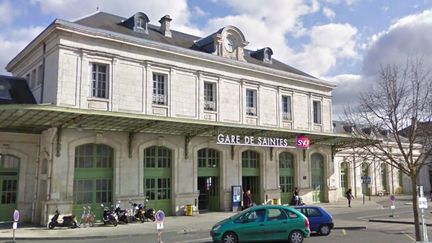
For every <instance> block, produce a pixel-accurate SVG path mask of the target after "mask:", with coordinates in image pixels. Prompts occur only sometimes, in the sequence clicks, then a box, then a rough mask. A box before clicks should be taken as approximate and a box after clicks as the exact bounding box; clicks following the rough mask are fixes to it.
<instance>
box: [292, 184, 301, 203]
mask: <svg viewBox="0 0 432 243" xmlns="http://www.w3.org/2000/svg"><path fill="white" fill-rule="evenodd" d="M291 205H294V206H298V205H300V195H299V190H298V188H297V187H296V188H294V192H293V196H292V198H291Z"/></svg>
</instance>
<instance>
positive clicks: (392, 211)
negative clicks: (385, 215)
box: [390, 195, 396, 217]
mask: <svg viewBox="0 0 432 243" xmlns="http://www.w3.org/2000/svg"><path fill="white" fill-rule="evenodd" d="M390 201H391V202H392V205H391V206H390V209H391V215H390V217H394V210H395V208H396V206H395V201H396V197H395V195H391V196H390Z"/></svg>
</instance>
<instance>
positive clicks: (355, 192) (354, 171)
mask: <svg viewBox="0 0 432 243" xmlns="http://www.w3.org/2000/svg"><path fill="white" fill-rule="evenodd" d="M353 174H354V195H355V196H356V197H357V173H356V156H355V153H354V155H353Z"/></svg>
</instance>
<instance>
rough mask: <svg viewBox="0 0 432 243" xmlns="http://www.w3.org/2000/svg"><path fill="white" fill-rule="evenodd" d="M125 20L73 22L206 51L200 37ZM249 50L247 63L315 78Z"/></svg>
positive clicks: (99, 17) (104, 17)
mask: <svg viewBox="0 0 432 243" xmlns="http://www.w3.org/2000/svg"><path fill="white" fill-rule="evenodd" d="M125 20H127V18H124V17H120V16H117V15H113V14H110V13H105V12H97V13H96V14H93V15H91V16H87V17H84V18H82V19H79V20H77V21H75V22H74V23H76V24H79V25H83V26H86V27H91V28H96V29H101V30H106V31H112V32H116V33H120V34H125V35H129V36H133V37H138V38H143V39H147V40H151V41H155V42H159V43H164V44H168V45H173V46H177V47H182V48H186V49H190V50H195V51H199V52H204V53H206V52H208V51H206V50H205V49H203V48H201V47H198V46H197V45H195V41H197V40H200V39H203V38H202V37H198V36H194V35H189V34H186V33H182V32H179V31H175V30H171V33H172V37H166V36H164V35H163V34H162V33H160V32H159V25H158V26H156V25H152V24H149V25H148V34H146V33H142V32H136V31H133V30H131V29H129V28H127V27H125V26H123V25H121V24H120V23H122V21H125ZM204 38H205V37H204ZM251 52H253V51H251V50H247V49H245V50H244V53H245V60H246V61H247V62H248V63H251V64H255V65H260V66H265V67H268V68H272V69H276V70H280V71H285V72H289V73H294V74H297V75H301V76H305V77H308V78H314V79H316V78H315V77H313V76H311V75H309V74H307V73H305V72H302V71H300V70H298V69H296V68H294V67H291V66H289V65H287V64H285V63H283V62H280V61H278V60H276V59H274V58H273V59H272V63H264V62H263V61H261V60H258V59H256V58H254V57H252V56H251V55H250V53H251ZM209 55H211V54H209Z"/></svg>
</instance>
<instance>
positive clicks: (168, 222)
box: [0, 196, 432, 241]
mask: <svg viewBox="0 0 432 243" xmlns="http://www.w3.org/2000/svg"><path fill="white" fill-rule="evenodd" d="M405 197H406V196H405ZM405 197H404V198H405ZM387 201H388V202H387ZM405 203H409V201H407V200H406V199H402V198H401V200H399V201H397V207H400V206H401V205H405ZM316 205H318V206H322V207H324V208H325V209H326V210H328V211H329V212H330V213H331V214H332V215H333V217H334V222H335V228H336V229H365V228H366V224H367V220H366V219H364V220H361V219H358V218H353V219H349V220H347V219H341V218H338V215H343V214H348V213H353V212H356V213H359V214H361V212H365V211H367V210H370V209H382V208H383V207H389V206H390V201H389V200H388V197H372V198H371V201H369V200H368V198H366V200H365V204H363V200H362V198H355V199H354V200H353V202H352V207H351V208H348V207H347V203H346V200H343V199H341V200H339V201H338V202H334V203H320V204H316ZM409 207H411V206H410V205H405V208H409ZM233 214H234V213H233V212H208V213H202V214H194V215H193V216H170V217H167V218H166V219H165V221H164V232H177V233H188V232H195V231H209V230H210V229H211V227H212V226H213V225H214V224H215V223H216V222H218V221H220V220H223V219H225V218H227V217H230V216H232V215H233ZM427 214H431V213H429V211H428V213H427ZM428 218H429V219H432V214H431V215H428ZM382 219H387V220H388V221H409V220H410V219H409V217H408V216H407V217H402V216H401V217H399V218H393V219H389V218H388V216H382ZM411 219H412V217H411ZM430 222H432V221H430ZM154 233H156V223H155V222H145V223H130V224H127V225H126V224H119V225H118V226H117V227H114V226H112V225H103V224H101V223H99V224H97V225H96V226H95V227H92V228H91V227H86V228H78V229H69V228H55V229H53V230H49V229H47V228H45V227H35V226H28V225H26V226H23V227H21V226H20V225H18V229H17V230H16V232H15V237H16V239H22V240H31V239H91V238H108V237H109V238H116V237H117V238H119V237H122V236H130V235H145V234H154ZM12 234H13V231H12V225H10V227H9V228H5V227H2V228H0V241H5V240H6V241H10V240H11V239H12Z"/></svg>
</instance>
